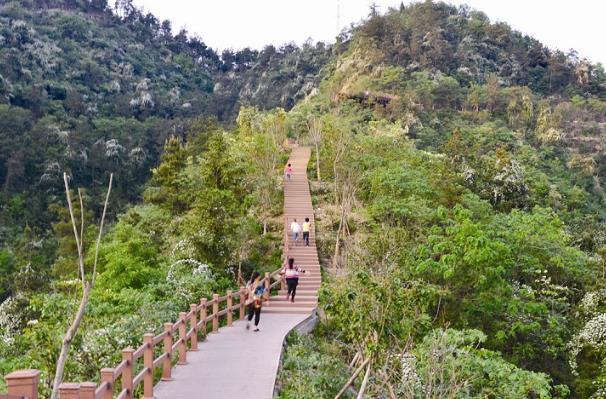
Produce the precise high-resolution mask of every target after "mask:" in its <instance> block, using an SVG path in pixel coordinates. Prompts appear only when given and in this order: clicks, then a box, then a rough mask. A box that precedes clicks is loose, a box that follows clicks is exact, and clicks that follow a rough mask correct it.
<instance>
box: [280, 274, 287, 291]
mask: <svg viewBox="0 0 606 399" xmlns="http://www.w3.org/2000/svg"><path fill="white" fill-rule="evenodd" d="M280 289H281V290H282V291H284V290H286V279H285V278H284V276H283V275H280Z"/></svg>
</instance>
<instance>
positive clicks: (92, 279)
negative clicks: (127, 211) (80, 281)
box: [91, 173, 114, 287]
mask: <svg viewBox="0 0 606 399" xmlns="http://www.w3.org/2000/svg"><path fill="white" fill-rule="evenodd" d="M113 181H114V174H113V173H111V174H110V175H109V184H108V186H107V194H106V195H105V204H103V214H102V215H101V223H99V235H98V236H97V245H96V246H95V261H94V263H93V275H92V276H91V287H92V286H94V285H95V279H96V278H97V261H98V259H99V246H100V245H101V236H102V235H103V224H104V223H105V215H106V213H107V204H108V203H109V194H110V193H111V192H112V183H113Z"/></svg>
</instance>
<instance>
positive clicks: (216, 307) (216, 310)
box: [213, 294, 219, 333]
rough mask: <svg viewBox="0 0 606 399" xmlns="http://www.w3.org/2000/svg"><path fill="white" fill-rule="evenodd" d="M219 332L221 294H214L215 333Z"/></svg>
mask: <svg viewBox="0 0 606 399" xmlns="http://www.w3.org/2000/svg"><path fill="white" fill-rule="evenodd" d="M218 331H219V294H213V332H214V333H216V332H218Z"/></svg>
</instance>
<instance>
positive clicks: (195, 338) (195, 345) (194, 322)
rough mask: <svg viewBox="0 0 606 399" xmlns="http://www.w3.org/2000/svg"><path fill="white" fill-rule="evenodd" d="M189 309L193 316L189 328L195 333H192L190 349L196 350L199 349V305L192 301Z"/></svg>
mask: <svg viewBox="0 0 606 399" xmlns="http://www.w3.org/2000/svg"><path fill="white" fill-rule="evenodd" d="M189 310H190V313H191V318H190V319H189V328H191V329H192V330H193V333H192V335H191V349H190V351H193V352H195V351H197V350H198V317H197V315H196V312H197V311H198V305H196V304H195V303H192V304H191V305H189Z"/></svg>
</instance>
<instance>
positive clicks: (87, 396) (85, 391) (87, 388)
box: [80, 381, 97, 399]
mask: <svg viewBox="0 0 606 399" xmlns="http://www.w3.org/2000/svg"><path fill="white" fill-rule="evenodd" d="M96 389H97V384H95V383H94V382H88V381H87V382H83V383H81V384H80V399H95V390H96Z"/></svg>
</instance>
